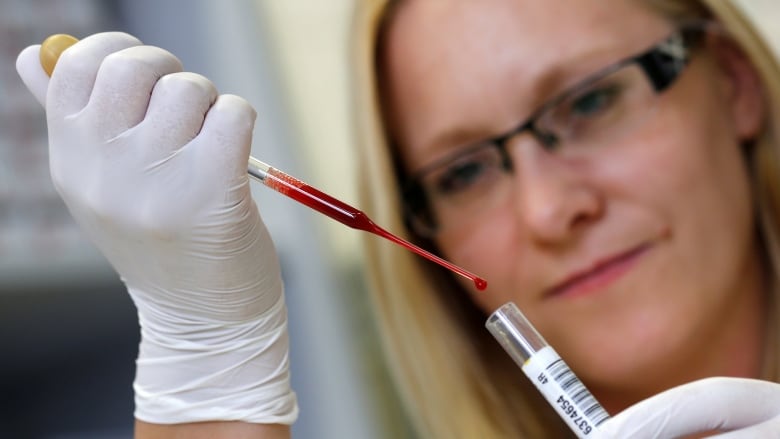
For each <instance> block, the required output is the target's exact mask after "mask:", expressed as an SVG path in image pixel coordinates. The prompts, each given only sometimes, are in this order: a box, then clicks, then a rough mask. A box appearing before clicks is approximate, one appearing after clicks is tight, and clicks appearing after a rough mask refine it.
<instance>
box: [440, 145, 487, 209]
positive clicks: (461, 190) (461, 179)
mask: <svg viewBox="0 0 780 439" xmlns="http://www.w3.org/2000/svg"><path fill="white" fill-rule="evenodd" d="M485 146H486V147H483V148H480V149H478V150H476V151H472V152H470V153H468V154H466V155H464V156H462V157H458V158H456V159H454V160H453V161H451V162H449V163H447V164H445V165H443V166H442V168H441V169H440V170H439V171H435V172H433V173H432V175H431V185H430V187H431V189H432V191H433V193H434V194H435V195H438V196H450V197H451V196H455V195H463V194H466V193H471V192H475V191H478V190H480V189H481V188H484V187H486V186H489V184H490V182H491V181H493V180H494V179H495V178H496V177H497V176H498V175H500V173H501V157H500V154H499V152H498V150H497V148H495V146H494V145H485Z"/></svg>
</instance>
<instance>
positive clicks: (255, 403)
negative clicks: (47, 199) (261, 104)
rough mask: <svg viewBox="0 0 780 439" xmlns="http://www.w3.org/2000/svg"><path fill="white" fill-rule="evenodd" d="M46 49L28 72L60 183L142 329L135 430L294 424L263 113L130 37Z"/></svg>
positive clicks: (28, 54) (32, 58)
mask: <svg viewBox="0 0 780 439" xmlns="http://www.w3.org/2000/svg"><path fill="white" fill-rule="evenodd" d="M38 50H39V46H31V47H29V48H27V49H25V51H23V52H22V53H21V54H20V55H19V58H18V61H17V69H18V71H19V73H20V75H21V77H22V79H23V80H24V81H25V83H26V84H27V85H28V87H29V88H30V90H31V91H32V93H33V94H34V95H35V96H36V97H37V98H38V99H39V100H40V101H41V103H42V104H44V105H45V108H46V116H47V123H48V133H49V153H50V166H51V175H52V180H53V182H54V184H55V186H56V188H57V190H58V192H59V193H60V194H61V196H62V198H63V199H64V201H65V203H66V204H67V206H68V208H69V210H70V212H71V214H72V215H73V217H74V218H75V219H76V221H77V222H78V223H79V225H80V226H81V227H82V228H83V230H84V231H85V232H86V233H87V235H88V236H89V237H90V238H91V239H92V241H93V242H94V243H95V244H96V245H97V246H98V248H99V249H100V250H101V251H102V252H103V254H104V255H105V256H106V258H107V259H108V260H109V262H110V263H111V264H112V266H113V267H114V268H115V269H116V271H117V272H118V273H119V274H120V276H121V278H122V280H123V281H124V282H125V284H126V285H127V288H128V291H129V292H130V295H131V297H132V299H133V301H134V303H135V304H136V306H137V308H138V314H139V319H140V324H141V328H142V342H141V346H140V352H139V359H138V371H137V377H136V382H135V389H136V404H137V407H136V416H137V417H138V418H139V419H141V420H145V421H148V422H156V423H178V422H195V421H202V420H244V421H249V422H269V423H277V422H279V423H291V422H292V420H293V419H294V418H295V415H296V413H297V406H296V403H295V396H294V394H293V393H292V391H291V390H290V387H289V373H288V364H287V361H288V358H287V352H288V343H287V329H286V309H285V305H284V297H283V287H282V282H281V276H280V270H279V264H278V261H277V257H276V254H275V250H274V248H273V244H272V242H271V239H270V237H269V236H268V233H267V231H266V228H265V226H264V224H263V223H262V221H261V219H260V215H259V212H258V210H257V207H256V206H255V203H254V201H253V200H252V198H251V196H250V189H249V182H248V179H247V160H248V157H249V150H250V144H251V138H252V129H253V125H254V119H255V116H256V115H255V111H254V110H253V109H252V107H251V106H250V105H249V104H248V103H247V102H246V101H244V100H243V99H241V98H238V97H236V96H230V95H222V96H219V95H218V94H217V91H216V89H215V87H214V86H213V84H212V83H211V82H210V81H208V80H207V79H206V78H204V77H202V76H200V75H196V74H193V73H187V72H182V71H181V70H182V67H181V64H180V62H179V61H178V59H176V58H175V57H174V56H173V55H171V54H170V53H168V52H166V51H164V50H162V49H159V48H156V47H151V46H144V45H142V44H141V42H140V41H138V40H137V39H135V38H134V37H131V36H129V35H127V34H123V33H105V34H97V35H93V36H91V37H88V38H85V39H84V40H82V41H80V42H78V43H77V44H75V45H74V46H72V47H71V48H69V49H67V50H66V51H65V52H64V53H63V55H62V57H61V58H60V60H59V62H58V64H57V66H56V68H55V70H54V72H53V74H52V77H51V79H50V80H49V79H48V78H47V77H46V75H45V73H44V72H43V70H42V68H41V66H40V64H39V61H38Z"/></svg>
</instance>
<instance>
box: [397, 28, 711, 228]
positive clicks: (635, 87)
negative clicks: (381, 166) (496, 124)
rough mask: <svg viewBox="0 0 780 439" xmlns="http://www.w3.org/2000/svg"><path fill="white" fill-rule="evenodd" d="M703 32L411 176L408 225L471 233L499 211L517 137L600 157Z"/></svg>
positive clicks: (597, 77)
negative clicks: (525, 136) (527, 135)
mask: <svg viewBox="0 0 780 439" xmlns="http://www.w3.org/2000/svg"><path fill="white" fill-rule="evenodd" d="M708 28H709V26H702V25H697V26H691V27H684V28H680V29H679V30H677V31H675V32H674V33H673V34H671V35H670V36H669V37H667V38H665V39H664V40H662V41H660V42H659V43H657V44H655V45H654V46H652V47H651V48H649V49H647V50H645V51H644V52H642V53H640V54H637V55H634V56H632V57H629V58H625V59H623V60H621V61H618V62H617V63H615V64H612V65H610V66H608V67H606V68H605V69H603V70H601V71H599V72H597V73H595V74H592V75H590V76H588V77H587V78H585V79H584V80H583V81H581V82H579V83H578V84H576V85H575V86H573V87H571V88H570V89H568V90H566V91H564V92H563V93H561V94H559V95H557V96H556V97H554V98H553V99H551V100H550V101H548V102H546V103H545V104H543V105H542V106H541V107H539V108H538V109H537V110H536V111H535V112H534V113H533V114H532V116H531V117H530V118H528V120H527V121H525V122H524V123H522V124H520V125H519V126H518V127H516V128H515V129H513V130H512V131H510V132H508V133H506V134H504V135H501V136H499V137H496V138H493V139H489V140H487V141H485V142H481V143H478V144H476V145H473V146H470V147H467V148H465V149H461V150H459V151H457V152H455V153H454V154H451V155H450V156H447V157H444V158H442V159H441V160H438V161H436V162H434V163H431V164H429V165H427V166H425V167H423V168H422V169H420V170H418V171H417V172H415V173H413V174H412V175H411V177H410V178H408V179H407V180H406V181H405V184H404V188H403V198H404V203H405V209H406V214H407V217H406V219H407V223H408V225H409V226H410V227H411V228H412V230H413V231H414V232H415V233H417V234H418V235H420V236H422V237H427V238H431V237H433V236H435V235H436V234H438V233H442V232H445V231H446V232H448V233H449V232H452V231H462V230H464V229H465V230H469V229H470V228H471V227H473V226H474V225H475V224H479V222H480V220H483V219H485V218H486V217H489V216H490V215H491V213H492V212H493V211H495V209H496V207H497V206H501V205H505V204H506V201H507V200H509V199H510V198H511V196H512V190H513V189H512V188H513V187H514V184H513V182H512V178H511V175H512V173H513V162H512V158H511V156H510V153H509V151H508V150H507V144H508V143H509V140H510V139H512V138H513V137H515V136H517V135H518V134H521V133H524V132H528V133H530V134H531V135H532V136H534V137H535V138H536V140H537V141H538V142H539V144H540V145H541V146H542V147H543V148H545V149H546V150H548V151H550V152H551V153H553V154H556V155H560V156H563V157H589V156H594V155H600V154H603V153H604V150H605V149H607V148H608V147H609V146H610V145H615V144H616V143H617V142H618V141H620V140H621V139H622V138H623V137H624V136H625V135H626V134H627V133H630V132H631V131H633V130H635V129H636V128H637V127H638V126H640V125H641V124H642V122H643V121H645V120H646V119H647V118H648V117H649V116H650V115H651V114H652V113H653V111H654V110H655V109H656V107H657V105H656V104H657V96H658V95H659V94H661V93H663V92H664V91H665V90H667V89H668V88H669V87H671V86H672V84H674V82H675V80H676V79H677V78H678V77H679V76H680V74H681V73H682V72H683V70H684V69H685V66H686V65H688V63H689V61H690V57H691V53H692V51H693V49H694V48H695V47H697V46H698V45H699V43H700V42H701V41H702V35H703V34H704V31H705V30H707V29H708ZM502 202H503V204H502Z"/></svg>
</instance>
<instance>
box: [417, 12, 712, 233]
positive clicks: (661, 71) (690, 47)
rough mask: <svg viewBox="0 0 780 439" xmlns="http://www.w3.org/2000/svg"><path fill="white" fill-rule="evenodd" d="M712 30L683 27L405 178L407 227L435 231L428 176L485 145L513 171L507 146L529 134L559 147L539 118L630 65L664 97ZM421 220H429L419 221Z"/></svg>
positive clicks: (707, 26)
mask: <svg viewBox="0 0 780 439" xmlns="http://www.w3.org/2000/svg"><path fill="white" fill-rule="evenodd" d="M713 27H714V24H713V23H709V22H704V23H701V22H697V23H694V24H688V25H686V26H680V27H678V28H677V30H675V31H674V32H673V33H672V34H671V35H670V36H668V37H666V38H665V39H663V40H661V41H660V42H658V43H656V44H654V45H653V46H651V47H650V48H649V49H647V50H645V51H643V52H641V53H639V54H637V55H633V56H631V57H628V58H624V59H621V60H620V61H617V62H615V63H613V64H611V65H609V66H607V67H606V68H604V69H602V70H599V71H598V72H595V73H593V74H591V75H589V76H587V77H585V78H584V79H583V80H581V81H580V82H578V83H577V84H576V85H574V86H573V87H571V88H569V89H567V90H565V91H563V92H562V93H560V94H558V95H556V96H554V97H553V98H552V99H550V100H548V101H547V102H545V103H543V104H542V105H541V106H540V107H538V108H537V109H536V110H535V111H534V112H533V113H531V116H530V117H529V118H528V119H526V120H525V121H524V122H523V123H521V124H520V125H518V126H517V127H516V128H514V129H512V130H511V131H509V132H507V133H505V134H502V135H500V136H497V137H494V138H492V139H488V140H487V141H486V142H480V143H479V144H477V145H475V146H473V147H472V148H467V149H465V150H459V151H457V152H455V153H453V154H451V155H449V156H446V157H442V158H441V159H439V160H436V161H435V162H433V163H430V164H428V165H426V166H425V167H423V168H421V169H420V170H418V171H416V172H415V173H414V174H412V176H410V177H408V178H405V179H404V180H403V184H402V197H403V202H404V206H405V208H404V210H405V221H406V223H407V227H409V228H410V230H413V231H415V232H416V233H417V234H418V235H420V236H422V237H430V236H431V235H432V234H433V233H435V231H436V226H435V224H436V219H435V218H434V217H433V213H432V212H431V211H430V208H429V206H428V202H427V199H426V196H425V190H424V189H423V186H422V184H421V183H420V181H421V180H422V178H423V177H424V176H425V175H426V174H427V173H429V172H431V171H432V170H434V169H436V168H438V167H439V166H440V165H441V164H443V163H447V162H449V161H451V160H453V159H454V158H456V157H459V156H461V155H463V154H468V153H469V152H471V151H473V150H476V149H481V148H484V147H486V146H487V147H495V148H497V149H498V151H499V153H500V155H501V165H502V167H503V168H504V170H505V171H507V172H511V171H512V168H513V165H512V159H511V157H510V155H509V151H508V150H507V146H506V145H507V143H508V140H509V139H511V138H513V137H514V136H517V135H518V134H520V133H523V132H526V131H527V132H529V133H530V134H531V135H533V136H534V137H535V138H536V139H537V140H538V141H539V143H540V144H541V145H542V147H544V148H545V149H554V148H555V147H556V146H557V145H558V143H559V139H558V136H557V135H556V134H554V133H550V132H545V131H544V130H541V129H539V127H538V126H537V121H538V120H539V118H540V117H541V116H543V115H544V114H546V113H547V112H548V111H549V109H550V108H554V107H556V106H557V105H558V104H560V103H561V102H563V101H565V100H566V99H569V98H570V97H572V96H575V95H577V94H578V93H580V92H581V91H582V90H584V89H587V88H588V87H590V86H591V85H593V84H594V83H596V82H598V81H600V80H601V79H603V78H604V77H606V76H608V75H610V74H612V73H614V72H615V71H617V70H620V69H622V68H624V67H626V66H628V65H630V64H637V65H638V66H639V67H640V68H641V70H642V72H644V74H645V75H646V76H647V79H648V80H649V81H650V84H651V85H652V87H653V90H654V91H655V92H656V94H661V93H663V92H664V91H665V90H667V89H668V88H669V87H670V86H671V85H672V84H673V83H674V82H675V81H676V80H677V78H679V76H680V74H681V73H682V72H683V70H685V67H686V66H687V65H688V64H689V62H690V59H691V55H692V52H693V51H694V49H695V48H697V47H698V46H699V45H700V43H701V41H702V37H703V36H704V35H705V34H706V32H708V31H709V30H710V29H712V28H713ZM420 217H424V218H426V219H425V220H424V221H420V220H419V218H420ZM424 223H427V224H424Z"/></svg>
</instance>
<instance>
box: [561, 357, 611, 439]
mask: <svg viewBox="0 0 780 439" xmlns="http://www.w3.org/2000/svg"><path fill="white" fill-rule="evenodd" d="M547 372H548V373H549V375H550V376H551V377H552V378H553V380H554V381H556V382H557V383H558V385H560V386H561V389H563V391H564V392H566V395H567V396H568V397H569V398H571V401H572V402H573V403H574V404H576V405H577V407H580V409H581V410H582V411H583V415H585V416H586V417H588V418H589V419H590V420H591V422H592V423H593V425H594V426H596V427H598V426H599V425H601V423H603V422H604V421H606V420H607V419H609V414H608V413H607V411H606V410H604V407H602V406H601V404H599V402H598V401H596V398H594V397H593V395H592V394H591V393H590V391H589V390H588V389H587V388H586V387H585V385H584V384H582V381H580V379H579V378H577V376H576V375H574V372H572V370H571V369H570V368H569V366H568V365H567V364H566V363H564V362H563V360H561V359H560V358H559V359H557V360H556V361H553V362H552V363H550V365H549V366H547Z"/></svg>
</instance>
